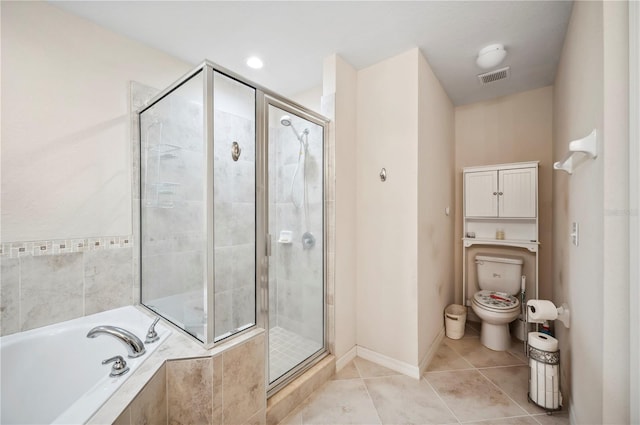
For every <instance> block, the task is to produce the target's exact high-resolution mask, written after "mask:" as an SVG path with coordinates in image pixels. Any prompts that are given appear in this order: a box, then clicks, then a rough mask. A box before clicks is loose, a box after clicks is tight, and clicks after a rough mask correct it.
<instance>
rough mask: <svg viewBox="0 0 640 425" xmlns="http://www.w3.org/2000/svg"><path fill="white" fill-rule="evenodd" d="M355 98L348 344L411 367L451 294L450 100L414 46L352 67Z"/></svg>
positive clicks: (438, 325)
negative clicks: (353, 316)
mask: <svg viewBox="0 0 640 425" xmlns="http://www.w3.org/2000/svg"><path fill="white" fill-rule="evenodd" d="M357 99H358V101H357V110H358V117H357V122H358V126H357V128H358V134H357V140H358V144H357V218H358V220H357V231H356V235H357V246H356V251H357V254H356V255H357V281H358V285H357V324H358V326H357V341H358V346H359V347H360V346H361V347H363V348H366V349H369V350H372V351H374V352H375V353H377V354H380V355H382V356H386V357H387V358H390V359H391V360H392V362H393V361H396V362H400V363H401V364H402V365H401V366H400V367H405V369H404V370H405V371H407V372H409V373H418V368H419V367H420V366H421V363H422V362H423V361H424V359H425V356H427V355H428V354H429V350H430V349H431V348H432V344H433V343H434V341H435V340H436V338H437V337H438V335H439V334H441V332H442V330H443V319H442V317H443V316H442V313H443V309H444V307H445V306H446V303H448V302H451V301H452V300H453V293H452V265H453V261H452V255H453V251H452V236H453V222H452V220H453V218H452V216H446V215H445V208H446V207H450V208H453V187H452V176H453V168H452V165H453V151H452V149H453V106H452V104H451V101H450V100H449V98H448V97H447V95H446V94H445V92H444V90H443V89H442V87H441V86H440V83H439V81H438V80H437V79H436V78H435V76H434V75H433V72H432V71H431V69H430V67H429V64H428V63H427V61H426V60H425V59H424V57H423V56H422V54H421V53H420V51H419V50H418V49H412V50H409V51H408V52H405V53H403V54H400V55H398V56H395V57H392V58H390V59H387V60H385V61H383V62H380V63H378V64H376V65H373V66H371V67H368V68H365V69H363V70H361V71H359V72H358V91H357ZM382 168H385V169H386V172H387V180H386V182H384V183H383V182H381V181H380V178H379V173H380V171H381V169H382ZM337 184H338V185H339V184H340V181H339V180H338V182H337Z"/></svg>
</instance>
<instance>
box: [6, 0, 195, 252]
mask: <svg viewBox="0 0 640 425" xmlns="http://www.w3.org/2000/svg"><path fill="white" fill-rule="evenodd" d="M1 7H2V124H3V126H2V241H3V242H6V241H33V240H47V239H64V238H78V237H90V236H115V235H130V234H131V232H132V226H131V153H130V152H131V147H130V145H129V140H130V136H129V82H130V81H131V80H137V81H141V82H143V83H145V84H147V85H150V86H155V87H159V88H161V87H164V86H166V85H168V84H170V83H171V82H172V81H174V80H175V79H176V78H177V77H179V76H180V75H182V74H183V73H184V72H186V71H187V70H188V68H189V65H188V64H186V63H184V62H181V61H178V60H176V59H175V58H172V57H170V56H168V55H166V54H164V53H161V52H160V51H158V50H155V49H151V48H149V47H146V46H144V45H142V44H139V43H137V42H134V41H131V40H129V39H126V38H124V37H121V36H119V35H116V34H115V33H113V32H110V31H107V30H105V29H103V28H101V27H99V26H97V25H95V24H93V23H91V22H89V21H87V20H84V19H81V18H78V17H75V16H73V15H71V14H69V13H67V12H64V11H62V10H60V9H58V8H57V7H54V6H51V5H50V4H47V3H45V2H3V3H2V6H1Z"/></svg>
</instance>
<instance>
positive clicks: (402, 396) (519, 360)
mask: <svg viewBox="0 0 640 425" xmlns="http://www.w3.org/2000/svg"><path fill="white" fill-rule="evenodd" d="M478 326H479V324H477V323H469V324H468V326H467V328H466V330H465V336H464V337H463V338H462V339H459V340H452V339H449V338H446V337H445V338H444V341H443V342H442V344H441V345H440V347H439V349H438V351H437V353H436V355H435V357H434V359H433V361H432V362H431V364H430V365H429V368H428V369H427V371H426V372H425V374H424V375H423V376H422V378H421V379H420V380H417V379H413V378H409V377H407V376H404V375H401V374H399V373H397V372H395V371H393V370H390V369H387V368H385V367H382V366H379V365H377V364H375V363H372V362H370V361H367V360H364V359H362V358H359V357H357V358H355V359H354V360H353V361H352V362H351V363H349V364H348V365H347V366H345V367H344V368H343V369H342V370H340V372H338V373H337V374H336V375H335V376H334V377H333V379H332V380H331V381H329V382H327V383H326V384H325V385H324V386H323V387H321V388H320V389H318V390H317V391H316V392H314V393H313V394H311V396H309V397H308V398H307V399H306V400H305V401H304V402H303V403H302V404H301V405H300V406H298V407H297V408H296V409H295V410H293V411H292V412H291V414H290V415H289V416H287V417H286V418H285V419H284V420H283V421H282V422H281V423H280V424H281V425H307V424H366V425H370V424H459V423H464V424H478V425H480V424H484V425H568V424H569V418H568V415H567V412H566V410H563V411H560V412H556V413H554V414H553V415H547V414H546V412H545V411H544V410H542V409H540V408H539V407H537V406H535V405H534V404H531V403H529V402H528V401H527V389H528V379H529V367H528V365H527V359H526V357H525V356H524V354H523V353H524V350H523V345H522V342H520V341H517V340H515V339H514V341H513V343H512V347H511V349H510V350H508V351H505V352H497V351H491V350H489V349H488V348H485V347H484V346H483V345H482V344H481V343H480V338H479V332H478V329H479V328H478Z"/></svg>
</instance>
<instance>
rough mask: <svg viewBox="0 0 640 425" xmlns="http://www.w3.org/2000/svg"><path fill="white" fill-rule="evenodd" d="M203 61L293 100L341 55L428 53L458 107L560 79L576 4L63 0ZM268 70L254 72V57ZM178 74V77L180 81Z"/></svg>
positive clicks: (367, 61) (362, 58) (356, 60)
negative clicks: (502, 74)
mask: <svg viewBox="0 0 640 425" xmlns="http://www.w3.org/2000/svg"><path fill="white" fill-rule="evenodd" d="M53 4H54V5H56V6H58V7H61V8H63V9H65V10H67V11H69V12H71V13H74V14H77V15H80V16H82V17H85V18H87V19H89V20H91V21H94V22H96V23H98V24H99V25H101V26H103V27H106V28H108V29H110V30H112V31H115V32H117V33H120V34H122V35H124V36H126V37H129V38H132V39H135V40H138V41H140V42H142V43H144V44H147V45H149V46H152V47H155V48H157V49H160V50H162V51H165V52H167V53H169V54H170V55H172V56H175V57H177V58H179V59H182V60H184V61H187V62H189V63H193V64H194V65H196V64H197V63H200V62H201V61H202V60H203V59H210V60H211V61H213V62H215V63H217V64H219V65H221V66H223V67H225V68H228V69H230V70H232V71H234V72H236V73H238V74H240V75H242V76H244V77H246V78H248V79H250V80H252V81H254V82H256V83H258V84H261V85H263V86H265V87H268V88H269V89H271V90H274V91H276V92H278V93H281V94H283V95H286V96H292V95H294V94H296V93H299V92H302V91H305V90H308V89H311V88H313V87H317V86H319V85H320V84H321V83H322V63H323V59H324V58H325V57H327V56H329V55H331V54H333V53H337V54H338V55H340V56H341V57H342V58H343V59H345V60H346V61H347V62H349V63H350V64H351V65H353V66H354V67H355V68H356V69H362V68H366V67H367V66H370V65H373V64H375V63H377V62H379V61H381V60H384V59H386V58H389V57H392V56H394V55H397V54H399V53H402V52H404V51H406V50H409V49H411V48H413V47H419V48H420V49H421V51H422V52H423V54H424V55H425V57H426V58H427V60H428V62H429V63H430V65H431V67H432V69H433V71H434V72H435V74H436V76H437V77H438V79H439V80H440V82H441V83H442V85H443V87H444V89H445V90H446V91H447V93H448V94H449V97H450V98H451V100H452V101H453V103H454V104H455V105H462V104H466V103H471V102H477V101H481V100H487V99H492V98H495V97H499V96H504V95H508V94H511V93H515V92H519V91H524V90H530V89H534V88H537V87H543V86H546V85H549V84H552V83H553V80H554V78H555V72H556V68H557V65H558V60H559V57H560V53H561V50H562V45H563V42H564V35H565V32H566V28H567V25H568V22H569V17H570V14H571V7H572V3H571V2H570V1H238V0H236V1H116V2H113V1H56V2H53ZM493 43H502V44H504V45H505V49H506V50H507V52H508V55H507V58H506V59H505V61H504V62H503V63H502V64H501V65H500V66H498V67H502V66H505V65H508V66H510V67H511V76H510V78H509V79H507V80H502V81H498V82H495V83H492V84H490V85H487V86H481V85H480V83H479V82H478V79H477V78H476V75H477V74H480V73H482V72H486V71H485V70H482V69H481V68H479V67H478V66H477V65H476V64H475V58H476V56H477V53H478V51H479V50H480V49H481V48H482V47H485V46H487V45H489V44H493ZM251 55H256V56H259V57H260V58H261V59H262V60H263V61H264V68H262V69H261V70H252V69H250V68H248V67H247V66H246V64H245V61H246V59H247V57H249V56H251ZM178 77H179V76H178V75H176V79H177V78H178Z"/></svg>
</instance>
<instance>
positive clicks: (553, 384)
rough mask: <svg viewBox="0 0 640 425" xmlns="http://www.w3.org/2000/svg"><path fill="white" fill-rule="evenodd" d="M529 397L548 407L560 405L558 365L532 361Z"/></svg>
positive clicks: (555, 407)
mask: <svg viewBox="0 0 640 425" xmlns="http://www.w3.org/2000/svg"><path fill="white" fill-rule="evenodd" d="M530 366H531V374H530V377H529V397H530V398H531V401H533V402H534V403H536V404H537V405H539V406H542V407H544V408H547V409H557V408H558V407H559V406H560V387H559V382H560V381H559V376H558V375H559V368H558V365H545V364H544V363H539V362H536V361H535V360H531V361H530Z"/></svg>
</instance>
